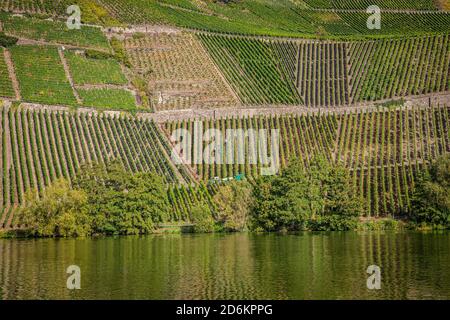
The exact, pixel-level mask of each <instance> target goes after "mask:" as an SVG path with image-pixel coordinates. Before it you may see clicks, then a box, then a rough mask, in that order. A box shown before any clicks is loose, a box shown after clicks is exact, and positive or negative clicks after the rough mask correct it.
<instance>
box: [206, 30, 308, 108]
mask: <svg viewBox="0 0 450 320" xmlns="http://www.w3.org/2000/svg"><path fill="white" fill-rule="evenodd" d="M199 38H200V39H201V41H202V42H203V43H204V45H205V47H206V48H208V51H209V52H210V54H211V56H212V57H213V59H214V60H215V61H216V63H217V65H218V66H219V67H220V68H221V70H222V72H223V73H224V74H225V76H226V77H227V79H228V81H229V82H230V83H231V85H232V86H233V88H234V90H235V91H236V92H237V94H238V95H239V97H240V99H241V101H242V102H243V103H244V104H282V103H291V104H299V103H300V97H299V96H298V94H297V90H295V88H294V86H293V85H292V84H291V82H290V81H287V76H286V75H285V74H284V72H282V69H281V68H279V67H278V64H277V61H276V59H275V56H274V54H273V52H272V50H271V48H270V46H269V44H268V43H266V42H265V41H261V40H250V39H241V38H232V37H227V36H210V35H204V34H200V35H199Z"/></svg>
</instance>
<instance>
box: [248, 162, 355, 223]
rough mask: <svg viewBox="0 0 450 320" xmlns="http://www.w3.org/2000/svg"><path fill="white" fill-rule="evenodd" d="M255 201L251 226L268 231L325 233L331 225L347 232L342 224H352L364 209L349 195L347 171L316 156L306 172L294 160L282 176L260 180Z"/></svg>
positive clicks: (350, 191) (351, 194) (256, 188)
mask: <svg viewBox="0 0 450 320" xmlns="http://www.w3.org/2000/svg"><path fill="white" fill-rule="evenodd" d="M254 197H255V206H254V210H253V214H252V225H253V227H254V228H256V229H258V228H259V229H263V230H267V231H274V230H281V229H287V230H302V229H307V228H310V227H311V226H313V228H319V226H320V229H323V228H325V229H328V228H330V225H331V222H333V225H339V226H340V227H339V229H347V228H350V224H348V225H347V224H345V223H343V222H344V221H346V220H348V221H350V222H352V223H353V222H354V219H353V218H354V217H356V216H358V215H360V214H361V213H362V208H363V206H362V203H361V201H360V198H359V197H358V196H355V195H354V194H353V193H352V189H351V187H350V179H349V174H348V171H347V170H346V169H345V168H343V167H341V166H339V165H335V166H333V165H331V164H330V163H329V161H328V160H327V158H326V157H324V156H322V155H318V156H315V157H314V158H313V159H312V161H311V162H310V166H309V167H308V168H307V169H306V168H304V167H303V165H302V163H301V162H300V161H298V160H295V159H293V160H291V161H290V162H289V165H288V166H287V167H286V168H285V169H284V170H283V172H282V175H281V176H278V177H274V178H260V179H259V180H258V181H257V183H256V187H255V192H254ZM341 226H342V227H341Z"/></svg>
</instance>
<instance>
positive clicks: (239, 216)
mask: <svg viewBox="0 0 450 320" xmlns="http://www.w3.org/2000/svg"><path fill="white" fill-rule="evenodd" d="M213 200H214V203H215V205H216V215H215V216H216V220H217V221H218V222H219V223H220V224H221V226H222V227H223V229H224V230H226V231H243V230H245V229H246V228H247V222H248V218H249V216H250V208H251V205H252V203H253V197H252V187H251V185H250V184H249V183H247V182H241V181H233V182H231V183H227V184H225V185H223V186H220V187H219V188H218V190H217V192H216V194H215V195H214V197H213Z"/></svg>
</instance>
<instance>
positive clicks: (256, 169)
mask: <svg viewBox="0 0 450 320" xmlns="http://www.w3.org/2000/svg"><path fill="white" fill-rule="evenodd" d="M449 111H450V110H449V108H448V107H431V108H412V109H400V110H398V109H394V110H392V109H391V110H389V109H381V110H380V111H376V112H351V113H350V112H349V113H339V114H337V113H327V114H322V115H318V114H309V115H296V116H294V115H288V116H259V117H252V118H248V117H247V118H226V119H218V120H205V121H202V122H201V126H200V125H195V122H194V121H178V122H171V123H166V127H165V132H167V133H169V134H170V133H171V132H174V131H175V130H177V129H186V130H187V131H188V132H190V133H191V137H192V138H191V139H190V140H189V139H186V140H183V141H182V150H190V153H191V156H190V157H186V156H185V158H188V159H190V160H191V163H192V166H193V168H194V169H195V170H196V172H197V174H198V176H199V177H201V179H203V180H204V181H210V180H217V178H222V179H223V178H233V177H235V176H237V175H239V174H245V176H247V177H248V178H250V179H254V178H255V177H257V176H258V175H259V174H260V172H261V171H260V170H261V168H263V167H264V165H262V164H261V161H259V160H258V163H257V164H254V162H253V161H252V155H251V154H250V153H252V152H255V151H254V149H251V148H249V146H251V145H259V143H260V142H259V140H258V136H257V135H256V137H255V140H250V139H249V138H248V137H247V139H246V140H245V142H244V144H243V146H244V147H243V148H239V147H238V143H235V144H234V145H233V147H232V148H233V151H232V153H233V154H235V155H238V154H239V153H242V152H244V153H245V156H244V157H243V159H244V160H245V161H243V162H239V161H233V163H231V161H228V160H227V158H226V157H227V154H226V152H223V153H222V154H221V157H222V158H221V161H216V162H215V163H213V164H205V162H203V163H199V164H197V163H196V161H195V160H194V159H196V157H197V158H198V149H199V148H200V149H201V150H204V149H205V148H206V146H207V145H209V144H210V142H208V140H207V139H205V137H204V135H205V133H206V131H207V130H210V129H218V130H219V131H220V132H223V134H224V135H225V134H226V129H242V130H243V132H249V130H251V129H253V130H255V131H254V132H259V130H260V129H265V130H267V136H266V141H267V144H268V145H270V143H271V142H270V141H272V138H271V130H272V129H278V130H279V139H280V148H279V164H280V166H281V168H282V167H284V166H286V164H287V163H288V161H289V160H290V159H292V158H296V159H299V160H300V161H301V162H302V163H303V164H304V166H305V167H307V166H308V164H309V161H310V160H311V158H312V157H313V156H314V155H317V154H325V155H326V156H327V157H328V158H329V160H330V161H332V162H334V163H341V164H343V165H344V166H346V167H347V168H348V169H349V170H350V171H351V174H352V179H353V185H354V191H355V192H356V193H357V194H360V195H361V197H363V198H364V199H365V202H366V204H367V208H366V209H367V215H368V216H381V215H386V214H398V213H401V212H403V211H405V210H407V208H408V205H409V201H410V200H409V198H410V194H411V189H412V187H413V184H414V177H415V175H416V172H417V171H418V170H422V169H424V168H426V166H427V164H428V163H430V162H431V161H433V159H435V158H436V157H438V156H439V155H441V154H444V153H447V152H450V130H449V128H448V120H449ZM199 128H200V129H199ZM200 130H201V133H200ZM202 139H203V140H202ZM225 139H226V137H225V136H224V137H223V141H225ZM227 140H228V139H227ZM195 141H203V143H201V144H200V146H198V145H195V144H194V142H195ZM226 148H227V147H226V145H224V149H226ZM267 149H268V156H270V154H271V151H270V150H271V149H270V147H268V148H267ZM188 152H189V151H188ZM237 158H238V156H236V157H235V158H234V159H237ZM241 159H242V158H241ZM218 162H221V163H218ZM216 177H217V178H216Z"/></svg>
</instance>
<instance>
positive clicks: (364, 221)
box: [0, 217, 448, 239]
mask: <svg viewBox="0 0 450 320" xmlns="http://www.w3.org/2000/svg"><path fill="white" fill-rule="evenodd" d="M193 227H194V225H193V224H191V223H186V224H162V225H159V226H157V228H156V229H155V230H153V231H152V232H150V233H147V234H142V235H141V236H145V235H170V234H234V233H236V234H240V233H244V234H296V233H298V232H311V233H312V232H358V231H417V232H421V231H423V232H426V231H438V230H440V231H443V230H448V229H447V228H446V227H444V226H440V225H430V224H423V223H422V224H417V223H415V222H412V221H409V220H407V219H404V218H400V219H393V218H386V217H384V218H365V217H363V218H360V219H359V220H358V221H357V223H356V224H355V228H354V229H350V230H344V231H343V230H333V229H327V230H324V229H320V228H317V229H307V230H301V231H297V232H289V231H286V230H281V231H277V232H266V231H241V232H227V231H225V230H224V229H223V228H219V227H216V228H215V229H214V231H213V232H207V233H206V232H195V231H194V228H193ZM116 236H119V234H112V235H107V234H94V235H91V236H89V237H83V238H87V239H93V238H98V237H116ZM120 236H124V235H120ZM129 236H132V235H129ZM17 238H19V239H27V238H28V239H32V238H39V237H36V236H31V235H30V234H29V233H27V232H26V230H24V229H16V230H0V239H17ZM42 238H58V237H42Z"/></svg>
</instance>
